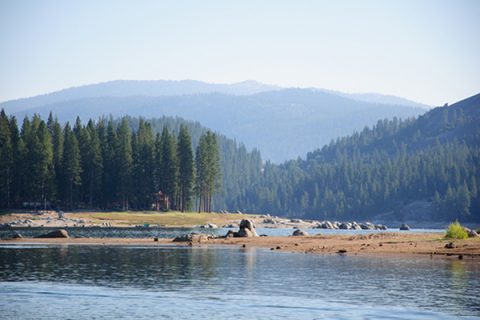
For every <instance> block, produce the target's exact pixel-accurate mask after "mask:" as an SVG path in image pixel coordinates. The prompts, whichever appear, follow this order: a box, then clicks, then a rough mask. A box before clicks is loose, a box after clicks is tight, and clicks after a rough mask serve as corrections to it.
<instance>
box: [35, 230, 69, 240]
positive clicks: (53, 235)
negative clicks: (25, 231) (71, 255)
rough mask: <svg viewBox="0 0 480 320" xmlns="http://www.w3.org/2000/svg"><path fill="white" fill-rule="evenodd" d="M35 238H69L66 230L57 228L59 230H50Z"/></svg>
mask: <svg viewBox="0 0 480 320" xmlns="http://www.w3.org/2000/svg"><path fill="white" fill-rule="evenodd" d="M35 238H70V236H69V235H68V232H67V230H64V229H59V230H54V231H52V232H49V233H45V234H42V235H39V236H37V237H35Z"/></svg>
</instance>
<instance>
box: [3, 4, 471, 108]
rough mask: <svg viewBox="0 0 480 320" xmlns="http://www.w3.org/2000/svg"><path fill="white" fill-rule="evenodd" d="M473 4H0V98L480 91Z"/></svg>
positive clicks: (446, 95)
mask: <svg viewBox="0 0 480 320" xmlns="http://www.w3.org/2000/svg"><path fill="white" fill-rule="evenodd" d="M479 17H480V1H476V0H471V1H467V0H451V1H447V0H434V1H433V0H432V1H430V0H425V1H423V0H399V1H396V0H390V1H373V0H372V1H368V0H367V1H356V0H351V1H349V0H339V1H303V0H295V1H293V0H292V1H282V0H271V1H270V0H265V1H261V0H254V1H250V0H242V1H228V0H227V1H209V0H204V1H183V0H174V1H142V0H137V1H126V0H125V1H122V0H104V1H98V0H94V1H90V0H82V1H62V0H57V1H40V0H0V101H6V100H10V99H16V98H22V97H28V96H34V95H38V94H43V93H47V92H52V91H56V90H60V89H64V88H67V87H72V86H79V85H84V84H91V83H98V82H104V81H110V80H119V79H130V80H157V79H164V80H183V79H194V80H201V81H206V82H212V83H233V82H240V81H244V80H257V81H260V82H264V83H268V84H274V85H280V86H285V87H317V88H324V89H330V90H338V91H343V92H348V93H359V92H375V93H383V94H392V95H397V96H401V97H404V98H408V99H411V100H414V101H417V102H422V103H425V104H429V105H432V106H435V105H443V104H444V103H447V102H448V103H453V102H455V101H458V100H461V99H463V98H466V97H469V96H471V95H474V94H477V93H479V92H480V58H479V57H480V18H479Z"/></svg>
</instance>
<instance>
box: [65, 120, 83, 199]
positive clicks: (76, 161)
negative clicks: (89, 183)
mask: <svg viewBox="0 0 480 320" xmlns="http://www.w3.org/2000/svg"><path fill="white" fill-rule="evenodd" d="M63 131H64V151H63V162H62V163H63V168H62V169H63V178H64V181H63V187H64V188H65V190H66V192H65V198H64V201H65V204H66V206H67V208H73V207H74V205H75V201H76V191H77V188H78V187H79V186H80V185H81V176H80V175H81V173H82V169H81V166H80V149H79V147H78V141H77V138H76V137H75V135H74V133H73V132H72V129H71V128H70V124H69V123H68V122H67V124H66V125H65V128H64V130H63Z"/></svg>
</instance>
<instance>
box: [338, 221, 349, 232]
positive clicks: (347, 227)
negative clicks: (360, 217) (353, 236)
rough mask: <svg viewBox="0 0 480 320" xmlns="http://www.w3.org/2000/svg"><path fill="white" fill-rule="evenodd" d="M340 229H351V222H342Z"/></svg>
mask: <svg viewBox="0 0 480 320" xmlns="http://www.w3.org/2000/svg"><path fill="white" fill-rule="evenodd" d="M338 228H339V229H342V230H348V229H350V226H349V223H341V224H340V225H339V226H338Z"/></svg>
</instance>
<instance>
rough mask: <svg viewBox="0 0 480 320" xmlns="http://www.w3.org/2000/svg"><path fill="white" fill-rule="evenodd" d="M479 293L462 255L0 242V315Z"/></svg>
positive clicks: (450, 302) (463, 311)
mask: <svg viewBox="0 0 480 320" xmlns="http://www.w3.org/2000/svg"><path fill="white" fill-rule="evenodd" d="M479 290H480V263H479V262H478V260H473V261H472V260H470V259H464V260H455V259H443V258H434V259H431V258H429V257H423V256H422V257H361V256H339V255H333V256H331V255H325V256H321V255H320V256H316V255H304V254H295V253H282V252H271V251H269V250H265V249H252V248H238V247H231V246H230V247H219V246H216V247H201V248H200V247H192V248H189V247H175V246H165V245H163V246H162V245H159V246H157V247H141V246H119V247H116V246H41V245H37V246H27V245H2V246H0V315H1V318H2V319H55V318H62V319H63V318H65V319H131V318H134V319H202V318H203V319H228V318H230V319H235V318H239V319H240V318H241V319H321V318H336V319H374V318H378V319H449V318H457V317H459V316H462V317H466V318H475V317H480V295H479Z"/></svg>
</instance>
